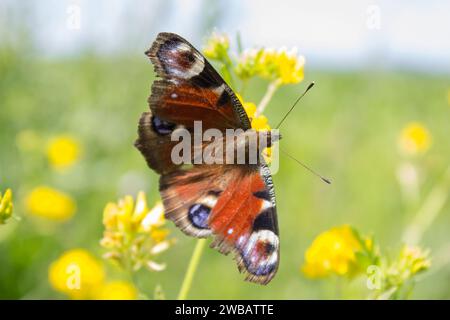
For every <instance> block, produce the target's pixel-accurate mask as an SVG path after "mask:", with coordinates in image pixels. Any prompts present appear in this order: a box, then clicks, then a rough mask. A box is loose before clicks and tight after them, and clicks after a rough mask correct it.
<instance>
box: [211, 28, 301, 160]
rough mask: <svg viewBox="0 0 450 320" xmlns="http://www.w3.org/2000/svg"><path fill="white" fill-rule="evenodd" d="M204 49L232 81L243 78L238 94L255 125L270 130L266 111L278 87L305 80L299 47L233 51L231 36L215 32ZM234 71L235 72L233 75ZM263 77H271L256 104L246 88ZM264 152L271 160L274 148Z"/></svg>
mask: <svg viewBox="0 0 450 320" xmlns="http://www.w3.org/2000/svg"><path fill="white" fill-rule="evenodd" d="M203 53H204V54H205V56H206V57H207V58H209V59H212V60H215V61H217V62H219V63H221V64H222V68H221V73H222V75H223V77H224V79H225V81H227V82H228V84H229V85H231V86H232V87H235V83H234V80H233V79H234V78H238V79H239V80H241V82H242V87H241V94H239V93H238V98H239V100H240V101H241V103H242V105H243V107H244V109H245V112H246V113H247V115H248V117H249V119H250V121H251V126H252V128H253V129H255V130H270V129H271V128H270V125H269V122H268V119H267V117H266V116H264V115H263V112H264V110H265V108H266V107H267V105H268V104H269V102H270V100H271V99H272V97H273V95H274V93H275V91H276V90H277V89H278V88H279V87H280V86H281V85H285V84H295V83H299V82H301V81H302V80H303V77H304V73H303V72H304V65H305V59H304V58H303V57H302V56H299V55H298V54H297V51H296V50H295V49H293V50H290V51H288V50H286V49H285V48H281V49H279V50H274V49H264V48H261V49H249V50H246V51H244V52H242V53H238V54H235V55H233V54H231V53H230V40H229V37H228V36H227V35H225V34H218V33H213V34H212V35H211V37H210V38H209V39H208V40H207V44H206V46H205V48H204V49H203ZM233 75H234V76H233ZM253 77H260V78H262V79H264V80H268V81H270V83H269V85H268V87H267V91H266V93H265V94H264V96H263V98H262V99H261V102H260V103H259V104H258V105H256V104H255V103H253V102H249V101H246V100H244V99H243V98H242V91H244V87H245V85H246V83H247V82H248V80H250V79H251V78H253ZM263 155H264V157H265V159H266V161H267V162H270V161H271V155H272V150H271V148H267V149H266V150H264V152H263Z"/></svg>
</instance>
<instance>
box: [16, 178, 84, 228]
mask: <svg viewBox="0 0 450 320" xmlns="http://www.w3.org/2000/svg"><path fill="white" fill-rule="evenodd" d="M25 205H26V207H27V209H28V211H29V212H30V213H31V214H33V215H36V216H39V217H43V218H47V219H50V220H55V221H65V220H68V219H70V218H71V217H72V216H73V215H74V214H75V210H76V204H75V201H74V200H73V199H72V198H71V197H70V196H69V195H68V194H65V193H63V192H61V191H58V190H55V189H53V188H50V187H46V186H40V187H37V188H35V189H34V190H32V191H31V192H30V193H29V194H28V195H27V196H26V198H25Z"/></svg>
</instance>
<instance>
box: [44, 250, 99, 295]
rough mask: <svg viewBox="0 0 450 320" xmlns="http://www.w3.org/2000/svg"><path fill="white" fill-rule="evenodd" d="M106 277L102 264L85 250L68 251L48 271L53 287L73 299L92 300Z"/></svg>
mask: <svg viewBox="0 0 450 320" xmlns="http://www.w3.org/2000/svg"><path fill="white" fill-rule="evenodd" d="M104 277H105V273H104V270H103V267H102V265H101V263H100V262H99V261H98V260H97V259H96V258H95V257H93V256H92V255H91V254H90V253H89V252H88V251H87V250H84V249H72V250H69V251H66V252H65V253H63V254H62V255H61V256H60V257H59V258H58V259H57V260H56V261H54V262H53V263H52V264H51V265H50V267H49V270H48V279H49V282H50V284H51V285H52V287H53V288H54V289H55V290H56V291H59V292H61V293H64V294H66V295H67V296H69V297H70V298H72V299H92V298H93V297H94V294H95V291H96V290H97V289H98V287H99V286H101V285H102V284H103V280H104Z"/></svg>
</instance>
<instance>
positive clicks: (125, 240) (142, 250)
mask: <svg viewBox="0 0 450 320" xmlns="http://www.w3.org/2000/svg"><path fill="white" fill-rule="evenodd" d="M164 224H165V219H164V207H163V205H162V203H161V202H158V203H156V204H155V206H154V207H153V208H152V209H149V208H148V205H147V200H146V199H145V193H144V192H139V194H138V196H137V199H136V203H135V202H134V199H133V197H131V196H125V197H124V198H123V199H120V200H119V202H118V203H108V204H107V205H106V207H105V209H104V211H103V225H104V226H105V231H104V233H103V238H102V240H101V241H100V244H101V245H102V246H103V247H104V248H106V249H108V252H107V253H106V254H105V258H108V259H111V260H114V261H116V262H118V263H119V265H121V266H122V267H124V268H125V267H129V266H130V262H131V264H132V269H133V271H135V270H138V269H140V268H141V267H142V266H146V267H147V268H149V269H151V270H154V271H160V270H163V269H164V268H165V265H164V264H158V263H157V262H155V261H153V259H154V257H156V256H157V255H158V254H160V253H162V252H164V251H166V250H167V249H169V247H170V246H171V245H172V244H173V239H168V236H169V231H168V230H167V229H164V228H162V227H163V226H164Z"/></svg>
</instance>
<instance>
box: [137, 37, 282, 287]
mask: <svg viewBox="0 0 450 320" xmlns="http://www.w3.org/2000/svg"><path fill="white" fill-rule="evenodd" d="M146 54H147V55H148V56H149V58H150V60H151V62H152V63H153V64H154V66H155V71H156V73H157V75H158V76H159V77H160V78H162V79H159V80H155V81H154V83H153V86H152V93H151V96H150V98H149V104H150V112H145V113H144V114H143V115H142V116H141V119H140V122H139V128H138V135H139V137H138V139H137V141H136V143H135V145H136V147H137V148H138V149H139V150H140V151H141V153H142V154H143V156H144V157H145V159H146V160H147V163H148V165H149V166H150V168H152V169H153V170H154V171H155V172H157V173H158V174H160V175H161V176H160V193H161V197H162V201H163V204H164V208H165V215H166V217H167V219H169V220H172V221H173V222H174V223H175V225H176V226H178V227H179V228H180V229H181V230H182V231H183V232H184V233H186V234H187V235H190V236H194V237H198V238H205V237H209V236H212V237H214V241H213V242H212V244H211V246H212V247H214V248H217V249H218V250H219V251H220V252H221V253H224V254H228V253H230V252H234V254H235V259H236V261H237V264H238V268H239V270H240V271H241V272H245V273H246V275H247V277H246V280H249V281H253V282H257V283H261V284H266V283H268V282H269V281H270V280H271V279H272V278H273V277H274V275H275V273H276V271H277V269H278V264H279V233H278V223H277V217H276V203H275V193H274V189H273V183H272V178H271V174H270V170H269V168H268V166H267V165H266V164H265V162H264V159H263V157H262V156H261V152H262V149H263V148H264V147H270V146H271V145H272V144H273V143H274V142H275V141H277V140H279V139H280V136H279V135H278V133H277V132H275V131H267V132H260V131H255V130H253V129H252V128H251V125H250V119H249V118H248V116H247V114H246V113H245V111H244V109H243V107H242V105H241V103H240V102H239V100H238V99H237V97H236V95H235V94H234V92H233V91H232V90H231V88H230V87H229V86H228V85H227V84H226V83H225V81H224V80H223V79H222V78H221V77H220V75H219V74H218V73H217V72H216V71H215V70H214V68H213V67H212V66H211V65H210V64H209V62H208V61H207V60H206V59H205V58H204V57H203V55H201V53H200V52H198V51H197V50H196V49H195V48H194V47H193V46H192V45H191V44H189V43H188V42H187V41H186V40H184V39H183V38H181V37H180V36H178V35H176V34H172V33H160V34H159V35H158V36H157V38H156V40H155V41H154V43H153V45H152V47H151V48H150V50H148V51H147V52H146ZM198 121H200V122H201V125H202V129H204V130H208V129H210V130H216V131H218V132H220V133H223V136H222V138H221V139H215V140H211V141H201V143H200V145H198V144H197V145H196V143H195V141H194V140H195V139H196V138H195V134H194V129H195V125H196V122H198ZM230 129H235V131H236V132H237V133H235V134H234V135H233V136H231V138H230V135H227V134H226V133H227V131H228V130H230ZM182 130H186V131H188V132H189V133H192V134H193V135H194V137H191V139H192V142H193V143H192V145H193V147H192V153H191V152H189V154H190V155H191V156H190V160H191V161H192V162H191V163H192V164H191V165H186V164H179V163H175V162H174V161H173V154H172V151H173V150H174V147H175V145H176V144H177V141H173V139H171V136H172V135H173V134H175V133H176V132H178V131H182ZM249 141H253V142H254V143H256V150H257V156H256V157H253V160H254V161H253V162H252V161H251V160H252V157H251V156H250V154H251V152H250V151H251V142H249ZM261 142H264V144H262V145H261ZM219 145H220V146H221V149H216V147H219ZM196 146H197V148H200V149H201V150H202V151H205V150H207V149H208V150H230V149H231V151H232V152H231V153H232V157H231V158H232V159H235V155H236V154H239V152H242V153H243V154H244V157H243V158H244V161H243V162H241V163H239V161H237V162H236V161H235V162H232V161H228V160H229V159H231V158H230V155H229V154H228V153H226V155H225V156H224V157H223V159H220V158H219V159H218V160H219V161H214V162H212V163H208V162H206V161H204V162H201V163H198V162H196V161H195V160H196V159H197V157H196V156H195V154H196V152H195V150H196ZM212 154H214V155H215V151H213V152H212ZM200 158H202V157H200ZM216 158H217V157H216ZM216 160H217V159H216ZM237 160H239V157H238V159H237Z"/></svg>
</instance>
